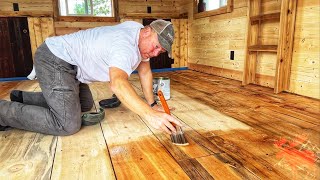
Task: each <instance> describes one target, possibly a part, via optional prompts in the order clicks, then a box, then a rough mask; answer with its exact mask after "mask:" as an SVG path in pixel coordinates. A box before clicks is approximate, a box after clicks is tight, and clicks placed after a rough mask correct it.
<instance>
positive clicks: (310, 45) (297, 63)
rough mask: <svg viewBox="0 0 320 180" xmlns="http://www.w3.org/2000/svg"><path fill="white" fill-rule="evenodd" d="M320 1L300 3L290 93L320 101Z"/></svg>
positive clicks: (298, 5) (313, 0)
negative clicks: (319, 23)
mask: <svg viewBox="0 0 320 180" xmlns="http://www.w3.org/2000/svg"><path fill="white" fill-rule="evenodd" d="M319 10H320V8H319V1H316V0H312V1H298V4H297V15H296V24H295V33H294V45H293V55H292V65H291V76H290V87H289V91H290V92H293V93H297V94H301V95H304V96H309V97H313V98H317V99H320V76H319V71H320V69H319V67H320V66H319V63H320V54H319V52H320V51H319V47H320V42H319V38H320V33H319V32H320V27H319V25H318V23H316V22H319V19H320V15H319V13H318V12H319Z"/></svg>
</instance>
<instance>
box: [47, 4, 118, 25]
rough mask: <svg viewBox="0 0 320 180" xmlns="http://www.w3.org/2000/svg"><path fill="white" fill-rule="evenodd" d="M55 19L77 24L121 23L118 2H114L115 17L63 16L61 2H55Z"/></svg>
mask: <svg viewBox="0 0 320 180" xmlns="http://www.w3.org/2000/svg"><path fill="white" fill-rule="evenodd" d="M52 3H53V18H54V20H55V21H76V22H119V21H120V19H119V8H118V0H112V2H111V4H112V10H113V17H105V16H88V15H74V16H68V15H67V16H61V15H60V11H59V0H53V1H52Z"/></svg>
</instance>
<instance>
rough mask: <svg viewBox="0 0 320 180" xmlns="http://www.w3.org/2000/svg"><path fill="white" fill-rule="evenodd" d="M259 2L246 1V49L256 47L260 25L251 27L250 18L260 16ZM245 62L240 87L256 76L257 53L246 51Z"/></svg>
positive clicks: (252, 80)
mask: <svg viewBox="0 0 320 180" xmlns="http://www.w3.org/2000/svg"><path fill="white" fill-rule="evenodd" d="M260 7H261V0H258V1H251V0H248V13H247V24H248V26H247V35H246V38H247V48H249V46H252V45H257V44H258V42H259V39H258V38H259V34H260V28H259V26H260V23H259V24H256V25H251V20H250V18H251V17H252V16H257V15H260V13H261V8H260ZM246 52H247V54H246V58H245V59H246V60H245V61H244V70H243V80H242V85H246V84H249V83H253V82H254V80H255V75H256V64H257V53H258V52H250V51H249V50H248V49H246Z"/></svg>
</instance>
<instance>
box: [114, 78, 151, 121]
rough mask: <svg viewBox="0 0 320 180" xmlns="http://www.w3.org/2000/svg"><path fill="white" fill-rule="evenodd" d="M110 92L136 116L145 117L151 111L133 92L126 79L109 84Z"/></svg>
mask: <svg viewBox="0 0 320 180" xmlns="http://www.w3.org/2000/svg"><path fill="white" fill-rule="evenodd" d="M111 89H112V91H113V92H114V93H115V94H116V95H117V97H118V98H119V99H120V101H121V102H122V103H123V104H124V105H125V106H126V107H128V108H129V109H130V110H131V111H133V112H135V113H136V114H138V115H140V116H142V117H145V116H146V115H148V114H150V113H151V112H152V111H153V110H152V109H151V107H150V106H148V105H147V104H146V103H145V102H144V101H143V100H142V99H141V98H140V97H139V95H138V94H137V93H136V92H135V90H134V89H133V87H132V86H131V84H130V83H129V81H128V80H126V79H117V80H115V81H113V82H112V83H111Z"/></svg>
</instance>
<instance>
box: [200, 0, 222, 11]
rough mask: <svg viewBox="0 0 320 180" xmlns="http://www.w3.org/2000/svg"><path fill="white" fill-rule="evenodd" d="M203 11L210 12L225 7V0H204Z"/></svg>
mask: <svg viewBox="0 0 320 180" xmlns="http://www.w3.org/2000/svg"><path fill="white" fill-rule="evenodd" d="M204 3H205V11H211V10H215V9H219V8H220V7H223V6H226V5H227V0H218V1H217V0H204Z"/></svg>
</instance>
